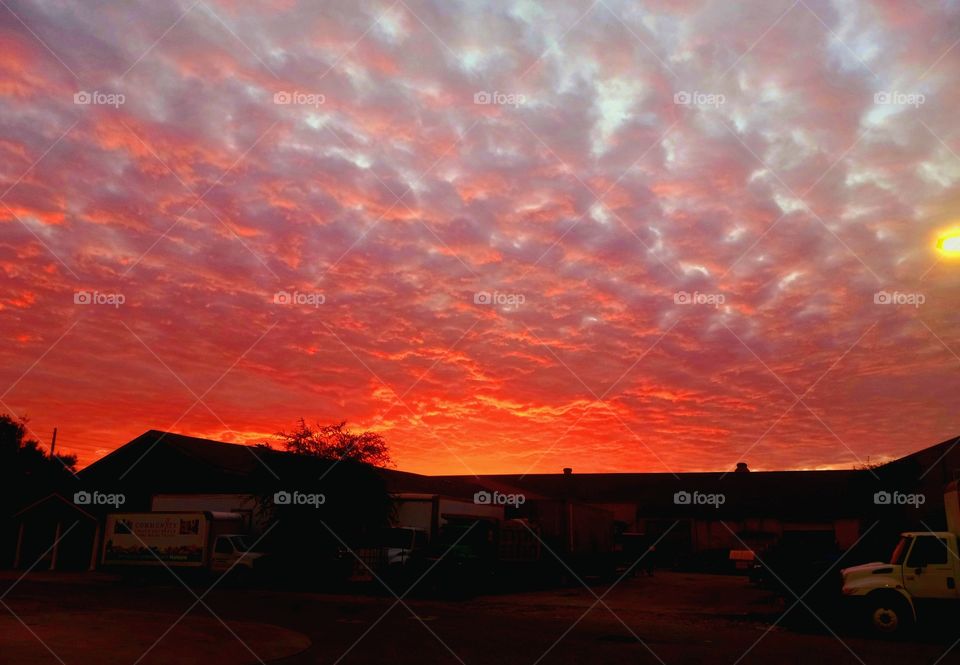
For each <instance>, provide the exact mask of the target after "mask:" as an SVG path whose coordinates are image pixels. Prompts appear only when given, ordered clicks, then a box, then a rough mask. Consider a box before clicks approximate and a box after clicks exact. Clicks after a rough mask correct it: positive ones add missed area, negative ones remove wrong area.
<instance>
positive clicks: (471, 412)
mask: <svg viewBox="0 0 960 665" xmlns="http://www.w3.org/2000/svg"><path fill="white" fill-rule="evenodd" d="M957 34H960V5H958V3H956V2H941V3H916V4H914V3H904V2H902V1H900V0H888V1H885V2H879V1H878V2H870V3H867V2H854V1H852V0H833V1H832V2H828V1H806V2H797V3H793V4H791V3H790V2H782V3H780V2H774V3H767V2H750V3H727V2H707V1H697V0H687V1H685V2H677V1H673V2H665V1H659V0H658V1H648V2H644V3H633V2H617V1H614V0H601V1H600V2H597V3H593V4H591V3H590V2H583V3H564V4H563V6H556V3H545V4H538V3H535V2H519V3H517V2H505V3H486V2H473V1H470V2H423V1H417V0H409V1H408V0H397V1H396V2H389V1H387V2H354V1H350V2H327V3H308V2H302V3H301V2H297V1H296V0H277V1H275V2H272V3H269V2H264V3H246V2H244V3H239V2H231V1H228V0H219V1H214V0H201V2H198V3H196V4H194V2H193V0H187V2H181V3H176V2H174V3H148V2H134V3H131V2H102V3H97V5H96V7H95V8H93V9H91V7H89V6H86V5H85V6H84V7H80V6H79V5H76V4H75V3H67V2H54V1H48V0H40V1H38V2H12V1H10V0H7V2H6V5H5V7H0V52H2V54H3V57H2V58H0V183H2V184H0V271H2V275H3V279H2V281H0V328H2V330H3V333H4V338H5V339H6V340H7V343H6V344H4V345H3V346H2V347H0V392H2V397H0V406H2V410H5V411H9V412H14V413H16V414H18V415H23V414H28V415H30V416H31V418H32V419H31V422H30V426H31V428H32V429H33V430H34V432H35V433H36V435H37V436H38V437H40V438H43V439H47V438H48V437H49V432H50V430H52V428H53V427H54V426H57V427H59V428H60V433H61V434H60V437H61V438H60V441H61V445H62V446H63V448H65V449H66V450H69V451H73V452H76V453H77V454H79V455H80V456H81V459H82V461H83V462H84V463H88V462H90V461H93V460H94V459H96V458H97V457H99V456H101V455H102V454H104V453H105V452H106V451H108V450H110V449H112V448H113V447H116V446H117V445H119V444H121V443H123V442H125V441H126V440H128V439H130V438H133V437H134V436H136V435H137V434H139V433H140V432H142V431H143V430H146V429H149V428H156V429H170V430H175V431H180V432H184V433H191V434H196V435H200V436H209V437H212V438H218V439H222V440H233V441H251V442H252V441H257V440H260V439H262V438H263V437H264V436H266V435H268V434H270V433H271V432H274V431H276V430H277V429H280V428H284V427H288V426H290V425H291V424H292V423H293V421H294V420H295V419H296V418H298V417H300V416H305V417H307V418H308V419H316V420H320V421H325V422H326V421H333V420H341V419H346V420H348V421H349V422H350V423H352V424H353V425H354V426H356V427H364V428H373V429H377V430H380V431H382V432H383V433H384V435H385V436H386V437H387V439H388V441H389V442H390V444H391V447H392V449H393V451H394V456H395V458H396V460H397V462H398V465H399V466H400V467H401V468H406V469H411V470H417V471H424V472H438V473H439V472H447V473H472V472H475V473H483V472H494V471H500V472H508V471H509V472H523V471H527V470H530V471H557V470H559V469H560V468H561V467H562V466H573V467H575V468H576V469H577V470H582V471H588V470H590V471H616V470H624V471H626V470H651V471H659V470H676V471H680V470H694V469H727V468H732V467H733V465H734V464H735V463H736V462H737V461H740V460H741V459H746V460H747V461H748V462H749V463H750V464H751V467H752V468H757V469H775V468H821V467H850V466H852V465H855V464H861V463H865V462H866V461H867V458H868V457H869V458H870V460H871V461H876V460H878V459H882V458H885V457H889V456H895V455H899V454H903V453H906V452H909V451H912V450H915V449H917V448H920V447H923V446H926V445H929V444H932V443H935V442H938V441H941V440H943V439H945V438H948V437H949V436H952V435H956V434H958V433H960V422H958V410H957V408H956V398H957V395H958V394H960V371H958V370H960V357H958V356H957V353H960V340H958V332H960V320H958V307H957V302H958V301H957V288H958V287H960V277H958V275H960V262H957V261H951V260H950V259H949V258H945V257H942V256H939V255H938V254H937V253H936V252H935V250H934V244H935V240H936V237H937V234H938V233H940V232H942V231H943V230H944V229H948V228H950V227H951V226H953V225H954V224H955V223H957V222H958V221H960V219H958V218H960V212H958V210H957V207H958V194H957V187H956V185H957V182H958V180H960V156H958V155H960V136H958V129H957V123H956V108H957V107H958V105H960V89H958V88H957V86H956V85H955V81H956V80H958V78H960V46H958V45H957V44H956V42H955V40H956V35H957ZM3 391H5V392H3Z"/></svg>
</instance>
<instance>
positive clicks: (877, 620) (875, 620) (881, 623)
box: [868, 594, 913, 636]
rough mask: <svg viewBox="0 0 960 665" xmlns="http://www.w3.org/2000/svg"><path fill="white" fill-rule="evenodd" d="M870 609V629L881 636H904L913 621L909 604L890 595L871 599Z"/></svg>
mask: <svg viewBox="0 0 960 665" xmlns="http://www.w3.org/2000/svg"><path fill="white" fill-rule="evenodd" d="M869 608H870V610H869V612H870V613H869V615H868V618H869V620H870V628H871V629H872V630H873V631H874V632H876V633H879V634H881V635H890V636H893V635H899V634H902V633H903V632H905V631H906V630H907V628H908V627H909V626H910V623H911V622H912V620H913V617H912V615H911V613H910V607H909V606H908V605H907V603H906V602H904V600H903V599H901V598H898V597H896V596H893V595H890V594H882V595H878V596H877V597H876V598H871V602H870V605H869Z"/></svg>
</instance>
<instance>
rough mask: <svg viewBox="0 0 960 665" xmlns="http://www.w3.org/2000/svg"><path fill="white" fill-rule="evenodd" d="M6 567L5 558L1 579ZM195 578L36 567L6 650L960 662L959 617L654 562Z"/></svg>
mask: <svg viewBox="0 0 960 665" xmlns="http://www.w3.org/2000/svg"><path fill="white" fill-rule="evenodd" d="M16 579H17V576H16V575H13V574H11V573H5V574H4V575H3V577H2V579H0V589H2V590H4V591H6V590H7V589H9V588H10V586H11V585H12V584H14V582H15V581H16ZM204 591H205V589H204V588H203V587H199V586H198V587H194V588H193V592H194V593H196V594H197V595H199V596H201V597H202V603H197V598H196V597H195V596H194V595H192V594H191V592H190V591H188V589H186V588H184V587H183V586H181V585H180V584H179V583H178V582H177V581H175V580H173V579H172V578H171V579H170V584H169V585H166V584H163V585H159V584H151V585H144V586H139V587H131V586H130V585H127V584H121V583H119V582H118V581H115V580H111V579H109V578H102V577H97V576H93V577H91V576H87V575H78V576H73V577H71V576H69V575H66V576H65V575H62V574H61V575H57V576H50V575H49V574H46V575H45V574H37V573H33V574H31V575H30V576H28V577H27V578H25V579H24V580H22V581H20V582H19V583H17V584H16V585H15V586H14V587H13V589H12V590H10V591H9V593H7V595H5V596H3V604H0V663H2V664H3V665H7V664H8V663H9V664H11V665H13V664H15V665H34V664H41V663H51V664H57V663H65V664H69V665H73V664H79V665H86V664H87V663H91V664H94V663H95V664H96V665H113V664H114V663H117V664H121V663H122V664H124V665H132V664H133V663H143V664H145V665H147V664H158V665H159V664H163V665H178V664H180V663H203V665H220V664H221V663H230V664H232V665H235V664H239V663H258V662H259V663H283V664H289V665H293V664H301V663H303V664H306V663H325V664H332V663H345V664H346V663H358V664H359V663H364V664H367V663H390V664H391V665H406V664H411V665H413V664H416V665H422V664H424V663H463V664H466V665H474V664H477V665H480V664H490V665H493V664H496V665H503V664H512V663H522V664H523V665H533V664H534V663H544V664H549V663H570V664H573V663H577V664H580V663H591V664H597V663H600V664H603V663H610V664H620V663H623V664H627V663H630V664H637V663H671V664H672V663H690V664H693V663H745V664H746V663H758V664H762V665H770V664H793V663H816V664H817V665H824V664H826V663H831V664H832V663H863V664H864V665H867V664H872V663H897V664H899V665H906V664H911V663H929V664H932V663H945V664H946V663H957V662H960V647H957V648H954V649H952V650H950V647H951V646H952V645H953V644H954V640H957V639H958V638H960V630H957V631H954V632H955V633H957V634H954V635H946V634H941V633H936V634H933V635H930V634H927V635H922V636H919V637H915V638H913V639H911V640H903V641H898V642H888V641H880V640H875V639H870V638H867V637H864V636H863V635H859V634H857V633H856V631H854V630H852V629H850V628H848V627H847V626H846V625H845V622H844V621H843V620H842V618H841V617H836V616H826V615H822V616H824V618H825V620H826V623H827V624H828V626H829V629H828V628H827V627H824V626H823V625H822V624H820V622H819V621H817V620H816V619H813V618H811V617H810V616H809V615H805V613H803V612H802V611H801V610H794V611H793V612H791V613H790V614H788V615H787V617H786V618H785V619H783V620H782V621H780V622H779V623H775V622H777V620H778V617H780V616H781V615H782V614H783V611H784V609H785V607H786V606H784V605H783V603H782V602H778V601H777V600H776V599H774V598H773V597H772V596H770V595H769V594H768V593H766V592H764V591H761V590H758V589H756V588H753V587H751V586H750V585H749V584H747V582H746V581H745V580H744V579H743V578H738V577H725V576H713V575H699V574H683V573H657V575H656V576H655V577H653V578H647V577H639V578H636V579H628V580H624V581H623V582H621V583H620V584H619V585H617V586H616V587H615V588H614V589H613V590H612V591H611V592H610V593H609V595H607V596H605V597H603V594H604V591H605V588H604V587H602V586H597V587H594V588H593V592H594V593H596V594H597V595H598V596H601V597H603V600H602V601H600V602H598V600H597V598H596V597H595V596H594V595H593V594H592V593H591V592H590V591H588V590H587V589H585V588H584V587H579V588H570V589H560V590H550V591H537V592H528V593H517V594H510V595H496V596H481V597H478V598H475V599H471V600H466V601H441V600H426V599H423V598H416V599H404V600H403V602H397V600H396V598H394V597H392V596H389V595H387V594H386V592H384V593H383V594H381V595H376V594H371V595H327V594H316V593H308V592H297V591H268V590H261V589H240V588H230V587H227V586H224V587H223V588H221V587H220V586H218V587H216V588H214V589H213V590H212V591H211V592H210V593H209V595H207V596H205V597H204V596H203V593H204ZM2 593H3V592H2V591H0V594H2ZM4 605H6V607H4ZM205 605H206V606H205ZM191 606H193V608H192V609H191V610H190V611H189V612H188V613H187V611H188V609H189V608H191ZM787 606H789V604H788V605H787ZM591 607H592V609H591ZM184 613H187V614H184ZM171 626H172V628H171ZM831 630H832V631H835V632H836V635H833V634H831V632H830V631H831Z"/></svg>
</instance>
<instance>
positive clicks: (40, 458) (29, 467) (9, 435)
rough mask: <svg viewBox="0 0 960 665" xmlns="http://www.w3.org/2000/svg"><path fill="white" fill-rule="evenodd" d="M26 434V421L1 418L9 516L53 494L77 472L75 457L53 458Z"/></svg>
mask: <svg viewBox="0 0 960 665" xmlns="http://www.w3.org/2000/svg"><path fill="white" fill-rule="evenodd" d="M27 432H28V429H27V421H26V419H24V418H21V419H17V418H14V417H12V416H10V415H8V414H5V413H4V414H0V501H2V502H3V509H4V512H6V513H10V512H15V511H16V510H18V509H19V508H22V507H23V506H24V505H26V504H27V503H29V502H30V501H33V500H35V499H37V498H40V497H41V496H44V495H46V494H48V493H50V492H53V491H54V490H56V489H57V488H58V487H60V486H62V485H63V484H64V483H65V482H66V481H68V480H70V479H71V478H72V477H73V473H74V471H75V470H76V465H77V458H76V457H75V456H73V455H55V456H53V457H50V456H49V455H47V454H46V453H45V452H44V451H43V449H41V448H40V444H39V443H38V442H37V441H36V440H34V439H31V438H29V437H28V436H27Z"/></svg>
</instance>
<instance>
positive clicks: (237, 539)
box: [230, 536, 250, 552]
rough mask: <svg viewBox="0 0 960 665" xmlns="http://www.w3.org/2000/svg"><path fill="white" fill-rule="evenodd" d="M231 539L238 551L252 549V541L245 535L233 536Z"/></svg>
mask: <svg viewBox="0 0 960 665" xmlns="http://www.w3.org/2000/svg"><path fill="white" fill-rule="evenodd" d="M230 540H231V542H233V546H234V548H235V549H236V550H237V551H238V552H249V551H250V543H249V542H247V539H246V538H244V537H243V536H233V537H232V538H230Z"/></svg>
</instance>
